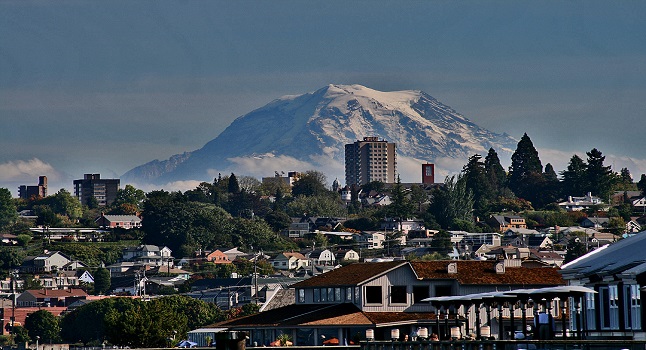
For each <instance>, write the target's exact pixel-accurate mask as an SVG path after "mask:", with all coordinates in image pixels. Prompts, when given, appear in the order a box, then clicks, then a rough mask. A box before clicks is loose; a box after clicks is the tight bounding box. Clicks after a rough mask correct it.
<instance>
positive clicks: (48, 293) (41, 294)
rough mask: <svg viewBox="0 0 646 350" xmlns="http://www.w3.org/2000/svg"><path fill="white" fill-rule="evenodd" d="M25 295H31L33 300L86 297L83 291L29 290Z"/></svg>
mask: <svg viewBox="0 0 646 350" xmlns="http://www.w3.org/2000/svg"><path fill="white" fill-rule="evenodd" d="M25 293H28V294H31V295H33V296H34V297H35V298H52V297H54V298H65V297H86V296H87V293H86V292H85V291H84V290H83V289H55V290H45V289H29V290H26V291H25Z"/></svg>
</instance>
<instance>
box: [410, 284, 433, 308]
mask: <svg viewBox="0 0 646 350" xmlns="http://www.w3.org/2000/svg"><path fill="white" fill-rule="evenodd" d="M428 297H430V295H429V293H428V286H413V304H417V303H419V302H421V301H422V300H424V299H426V298H428Z"/></svg>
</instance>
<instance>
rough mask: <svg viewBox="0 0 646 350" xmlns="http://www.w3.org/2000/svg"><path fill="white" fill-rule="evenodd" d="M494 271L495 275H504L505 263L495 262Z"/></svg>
mask: <svg viewBox="0 0 646 350" xmlns="http://www.w3.org/2000/svg"><path fill="white" fill-rule="evenodd" d="M494 270H496V274H504V273H505V262H504V261H500V262H497V263H496V264H495V265H494Z"/></svg>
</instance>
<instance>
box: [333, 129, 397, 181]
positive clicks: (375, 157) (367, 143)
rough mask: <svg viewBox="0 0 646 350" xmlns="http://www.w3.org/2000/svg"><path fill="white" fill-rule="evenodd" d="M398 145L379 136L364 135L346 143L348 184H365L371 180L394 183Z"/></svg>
mask: <svg viewBox="0 0 646 350" xmlns="http://www.w3.org/2000/svg"><path fill="white" fill-rule="evenodd" d="M396 157H397V155H396V145H395V144H394V143H388V142H387V141H380V140H379V138H377V137H364V138H363V141H356V142H355V143H352V144H347V145H345V182H346V185H364V184H367V183H369V182H371V181H381V182H384V183H394V182H395V174H396V171H397V158H396Z"/></svg>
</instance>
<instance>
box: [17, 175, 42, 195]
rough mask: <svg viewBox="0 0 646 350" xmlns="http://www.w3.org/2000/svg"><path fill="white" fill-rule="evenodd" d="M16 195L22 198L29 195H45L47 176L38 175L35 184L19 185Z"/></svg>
mask: <svg viewBox="0 0 646 350" xmlns="http://www.w3.org/2000/svg"><path fill="white" fill-rule="evenodd" d="M18 197H20V198H22V199H29V198H31V197H41V198H44V197H47V176H39V177H38V185H36V186H27V185H21V186H19V187H18Z"/></svg>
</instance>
